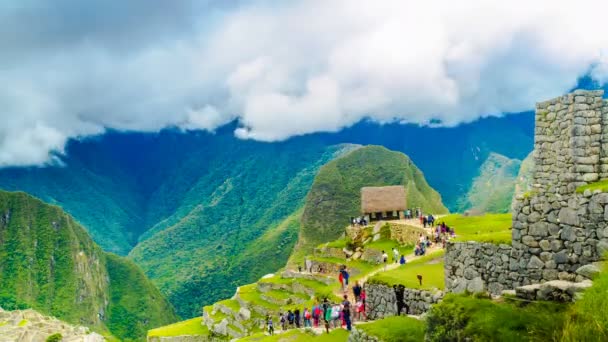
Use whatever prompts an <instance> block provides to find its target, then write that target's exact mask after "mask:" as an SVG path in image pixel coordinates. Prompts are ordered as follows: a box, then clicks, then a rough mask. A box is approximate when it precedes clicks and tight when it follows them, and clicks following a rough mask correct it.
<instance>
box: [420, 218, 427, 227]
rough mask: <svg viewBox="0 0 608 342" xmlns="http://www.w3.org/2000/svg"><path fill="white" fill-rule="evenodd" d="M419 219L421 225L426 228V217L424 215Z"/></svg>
mask: <svg viewBox="0 0 608 342" xmlns="http://www.w3.org/2000/svg"><path fill="white" fill-rule="evenodd" d="M421 221H422V226H423V227H424V228H426V224H427V223H428V221H427V219H426V216H422V219H421Z"/></svg>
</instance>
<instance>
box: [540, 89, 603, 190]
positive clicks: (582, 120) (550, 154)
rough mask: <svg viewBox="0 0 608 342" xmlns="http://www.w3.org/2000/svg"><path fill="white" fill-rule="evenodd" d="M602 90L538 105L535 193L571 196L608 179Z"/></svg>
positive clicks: (587, 91)
mask: <svg viewBox="0 0 608 342" xmlns="http://www.w3.org/2000/svg"><path fill="white" fill-rule="evenodd" d="M603 95H604V91H603V90H576V91H574V92H573V93H570V94H566V95H564V96H560V97H557V98H555V99H552V100H549V101H544V102H540V103H537V104H536V129H535V142H534V161H535V164H536V169H535V174H534V180H533V185H534V191H535V192H537V193H538V194H539V195H545V196H552V195H569V194H572V193H574V192H575V190H576V188H577V187H579V186H581V185H585V184H588V183H591V182H595V181H597V180H599V179H603V178H608V102H606V101H605V100H603V99H602V96H603Z"/></svg>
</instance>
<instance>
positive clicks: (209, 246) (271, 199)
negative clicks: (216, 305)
mask: <svg viewBox="0 0 608 342" xmlns="http://www.w3.org/2000/svg"><path fill="white" fill-rule="evenodd" d="M302 147H305V146H302V145H297V146H292V148H293V149H292V150H291V151H288V150H285V149H284V147H277V146H276V145H270V144H267V145H265V148H263V149H258V150H257V151H255V152H254V151H250V150H243V151H239V150H236V149H235V150H232V151H230V152H231V153H232V154H233V155H232V156H230V157H231V158H229V156H228V155H225V156H226V158H225V159H224V160H219V159H217V160H216V162H214V165H213V167H212V168H209V170H208V171H207V173H206V174H204V175H203V176H202V177H200V178H199V179H198V180H197V181H196V182H195V183H193V184H191V185H190V188H189V190H188V192H187V193H186V194H185V195H184V197H183V198H182V199H180V205H179V206H178V207H177V209H176V210H175V211H174V213H173V214H172V215H170V216H167V217H166V218H164V219H163V220H161V221H160V222H159V223H158V224H157V225H155V226H153V227H152V228H151V229H150V230H149V231H148V232H146V234H144V235H143V236H142V237H141V239H140V240H141V242H140V243H139V244H138V245H137V246H136V247H135V248H134V249H133V250H132V251H131V253H130V254H129V256H130V257H131V258H132V259H133V260H134V261H135V262H136V263H137V264H138V265H140V266H141V267H142V268H143V269H144V270H145V271H146V273H147V275H148V276H149V277H150V278H151V279H152V280H153V281H154V282H155V283H156V284H157V285H158V286H159V287H160V288H161V290H162V291H163V292H164V293H166V294H167V295H168V297H169V299H170V301H171V302H172V303H173V304H174V305H175V306H176V308H177V310H178V313H179V314H180V315H181V316H182V317H193V316H196V315H200V314H201V309H202V306H203V305H204V304H209V303H213V302H214V301H217V300H218V299H220V298H224V297H227V296H230V295H231V294H232V293H233V292H234V288H236V287H237V286H239V285H242V284H244V283H248V282H251V281H254V280H255V279H257V278H259V277H260V276H262V275H264V274H266V273H269V272H272V271H274V270H276V269H277V268H280V267H282V266H283V265H284V264H285V262H286V261H287V259H288V257H289V253H290V252H291V250H292V249H293V246H294V244H295V242H296V240H297V234H298V231H299V230H300V221H299V217H300V211H301V208H302V207H303V206H304V201H305V197H306V194H307V192H308V190H309V189H310V186H311V184H312V182H313V179H314V177H315V175H316V174H317V171H318V169H319V168H320V167H321V166H322V165H323V164H325V163H327V162H328V161H329V160H331V159H333V158H335V157H336V156H339V155H341V154H342V153H345V152H347V151H349V150H351V149H352V148H353V147H352V146H351V145H342V146H337V147H329V148H325V147H324V148H315V149H310V148H309V147H306V148H302ZM298 148H299V149H298ZM187 166H188V165H186V167H187Z"/></svg>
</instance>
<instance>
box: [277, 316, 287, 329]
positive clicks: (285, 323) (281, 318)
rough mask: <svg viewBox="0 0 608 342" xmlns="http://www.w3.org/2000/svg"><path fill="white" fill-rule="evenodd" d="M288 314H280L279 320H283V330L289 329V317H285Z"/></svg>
mask: <svg viewBox="0 0 608 342" xmlns="http://www.w3.org/2000/svg"><path fill="white" fill-rule="evenodd" d="M286 315H287V314H285V315H284V314H282V313H281V314H279V322H281V330H283V331H285V330H287V318H286V317H285V316H286Z"/></svg>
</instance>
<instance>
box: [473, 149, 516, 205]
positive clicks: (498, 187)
mask: <svg viewBox="0 0 608 342" xmlns="http://www.w3.org/2000/svg"><path fill="white" fill-rule="evenodd" d="M521 165H522V163H521V161H520V160H518V159H509V158H507V157H505V156H503V155H500V154H497V153H490V155H489V156H488V159H486V161H485V162H484V163H483V164H482V165H481V167H480V169H479V174H478V176H477V177H476V178H475V179H473V183H472V184H471V188H470V189H469V191H468V193H467V195H466V196H465V197H464V200H465V203H462V204H461V206H462V210H469V209H471V210H473V211H475V212H479V213H486V212H489V213H507V212H509V210H510V209H511V202H512V200H513V194H514V192H515V184H516V181H517V177H518V174H519V171H520V166H521Z"/></svg>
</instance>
